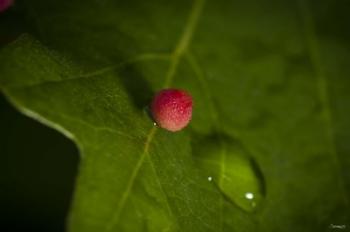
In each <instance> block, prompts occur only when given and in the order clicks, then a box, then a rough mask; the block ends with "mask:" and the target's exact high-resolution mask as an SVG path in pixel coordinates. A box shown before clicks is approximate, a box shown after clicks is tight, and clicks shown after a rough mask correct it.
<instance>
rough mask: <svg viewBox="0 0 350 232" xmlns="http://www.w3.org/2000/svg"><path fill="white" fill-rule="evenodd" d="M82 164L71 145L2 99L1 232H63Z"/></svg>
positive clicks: (0, 112) (0, 138)
mask: <svg viewBox="0 0 350 232" xmlns="http://www.w3.org/2000/svg"><path fill="white" fill-rule="evenodd" d="M78 158H79V157H78V151H77V148H76V147H75V145H74V144H73V143H72V142H71V141H70V140H68V139H67V138H65V137H64V136H62V135H61V134H59V133H58V132H56V131H54V130H53V129H50V128H48V127H46V126H44V125H42V124H40V123H38V122H36V121H34V120H32V119H30V118H28V117H26V116H23V115H22V114H20V113H18V112H17V111H16V110H15V109H14V108H13V107H12V106H11V105H10V104H9V102H8V101H7V100H6V99H5V98H4V96H3V95H0V231H1V232H7V231H37V232H41V231H63V230H64V227H65V219H66V215H67V213H68V209H69V206H70V201H71V196H72V194H73V188H74V181H75V176H76V173H77V166H78Z"/></svg>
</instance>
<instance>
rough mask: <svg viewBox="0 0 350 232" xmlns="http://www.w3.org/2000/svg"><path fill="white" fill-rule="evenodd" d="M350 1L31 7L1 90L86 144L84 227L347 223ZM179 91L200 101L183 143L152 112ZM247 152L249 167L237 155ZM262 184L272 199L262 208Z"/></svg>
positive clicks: (75, 207)
mask: <svg viewBox="0 0 350 232" xmlns="http://www.w3.org/2000/svg"><path fill="white" fill-rule="evenodd" d="M343 5H344V3H343V2H342V1H332V2H330V1H322V2H321V3H320V4H316V3H315V4H314V3H313V2H304V1H295V2H294V1H292V2H291V1H272V0H271V1H267V0H266V1H253V0H250V1H244V2H237V1H209V0H208V1H203V0H195V1H173V2H166V3H165V2H161V1H146V2H145V1H137V0H134V1H124V2H121V1H81V0H74V1H69V2H61V1H60V2H59V1H51V2H47V1H42V0H36V1H32V2H30V3H29V2H24V1H23V2H20V1H19V2H18V5H17V6H16V7H15V8H14V9H13V11H14V13H13V14H14V15H16V14H20V15H22V17H23V21H25V22H26V23H25V24H24V23H23V22H22V23H21V22H18V21H20V20H17V21H15V20H7V22H9V23H8V24H7V25H5V27H4V28H5V30H4V31H7V32H9V33H10V32H11V31H12V30H13V26H14V25H22V26H21V27H19V28H22V27H23V28H26V30H22V31H25V32H27V34H26V35H22V36H21V37H20V38H19V39H18V40H16V41H15V42H14V43H12V44H10V45H8V46H7V47H6V48H5V49H3V50H2V51H1V53H0V70H1V71H0V75H1V76H0V86H1V89H2V91H3V92H4V93H5V94H6V96H7V97H8V98H9V100H10V101H11V102H12V103H13V104H14V105H15V106H16V107H17V108H18V109H19V110H20V111H22V112H23V113H25V114H27V115H29V116H31V117H33V118H35V119H37V120H39V121H41V122H43V123H45V124H47V125H48V126H51V127H54V128H56V129H58V130H59V131H61V132H62V133H64V134H65V135H66V136H68V137H69V138H71V139H72V140H74V141H75V143H76V144H77V146H78V147H79V150H80V153H81V163H80V174H79V177H78V179H77V187H76V192H75V196H74V201H73V204H72V210H71V213H70V217H69V228H70V230H71V231H84V232H85V231H87V232H88V231H180V230H181V231H235V230H238V231H257V230H258V231H326V230H327V229H328V227H329V225H330V224H336V223H339V224H345V223H346V222H347V221H348V218H347V217H348V216H347V215H348V213H349V202H348V201H349V197H348V196H349V177H348V174H347V172H346V167H347V166H348V164H349V158H348V157H347V154H348V151H349V149H348V145H347V143H346V141H347V138H349V134H348V133H347V132H345V131H344V128H348V127H349V122H348V120H347V116H348V115H349V112H348V110H345V108H346V106H347V105H348V104H349V94H348V93H347V91H346V90H347V87H345V86H349V81H348V79H347V78H346V77H347V74H348V73H349V72H350V70H349V67H350V66H349V65H347V61H348V60H349V59H348V58H349V57H350V52H349V45H348V43H347V41H348V40H346V39H344V38H349V35H348V34H346V32H342V33H340V31H341V30H342V29H343V28H342V26H341V25H343V24H341V23H338V24H337V25H340V26H339V28H338V29H337V30H336V32H337V33H338V32H339V34H337V33H336V32H334V31H331V29H332V27H331V26H327V23H325V21H324V20H325V19H326V18H330V20H333V21H334V23H336V22H337V20H338V19H337V18H335V17H334V16H333V15H332V13H334V12H337V11H339V9H341V8H342V6H343ZM311 9H312V10H311ZM7 13H8V12H7ZM10 13H11V12H9V14H10ZM344 17H345V16H344ZM9 18H11V17H9ZM321 25H324V26H323V27H320V26H321ZM330 25H331V24H330ZM9 28H12V29H9ZM333 30H334V29H333ZM28 34H29V35H28ZM335 60H336V61H335ZM166 87H175V88H183V89H186V90H187V91H189V92H190V93H191V94H192V95H193V97H194V102H195V109H194V116H193V120H192V122H191V125H190V127H189V128H186V129H185V130H183V131H182V132H179V133H170V132H166V131H164V130H161V129H158V128H156V127H154V126H153V122H152V120H151V118H150V117H149V112H148V104H149V102H150V101H151V99H152V96H153V94H154V93H155V92H156V91H158V90H160V89H162V88H166ZM207 141H211V142H212V143H215V146H214V149H213V150H214V151H213V152H212V153H211V159H210V161H209V164H211V165H209V166H208V165H201V161H203V160H205V157H204V156H205V150H210V149H212V148H210V149H206V148H207V144H208V142H207ZM233 141H235V142H233ZM236 142H237V143H238V144H240V145H239V146H240V147H242V150H241V151H242V152H241V153H242V154H240V156H241V155H242V157H243V158H242V161H241V158H237V156H236V155H235V154H236V153H235V152H225V149H226V150H227V146H228V147H230V144H232V143H236ZM226 143H227V144H226ZM225 144H226V145H225ZM225 147H226V148H225ZM228 150H230V149H228ZM213 154H214V155H213ZM215 154H217V155H215ZM244 159H246V160H244ZM249 160H253V161H254V162H253V163H254V165H252V164H251V162H250V161H249ZM248 161H249V162H248ZM213 164H215V165H213ZM227 167H228V168H229V169H226V168H227ZM236 170H237V171H236ZM211 175H212V176H211ZM208 177H211V178H213V179H212V181H208V180H209V179H208ZM235 188H236V189H235ZM250 189H251V191H252V192H253V191H254V192H259V194H261V196H259V197H261V198H262V199H259V204H258V205H256V208H255V207H254V210H252V211H251V210H250V209H249V210H247V209H248V208H247V206H246V203H244V201H245V200H246V199H244V196H245V194H246V193H247V191H248V190H249V191H250ZM306 209H307V210H306ZM271 215H273V217H272V216H271ZM306 219H307V220H306Z"/></svg>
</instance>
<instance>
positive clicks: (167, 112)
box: [151, 89, 192, 132]
mask: <svg viewBox="0 0 350 232" xmlns="http://www.w3.org/2000/svg"><path fill="white" fill-rule="evenodd" d="M151 111H152V116H153V118H154V120H155V121H156V123H157V124H158V125H159V126H160V127H162V128H164V129H166V130H169V131H173V132H174V131H179V130H181V129H182V128H184V127H185V126H187V124H188V123H189V122H190V120H191V118H192V97H191V95H189V94H188V93H187V92H185V91H183V90H179V89H164V90H161V91H160V92H158V93H157V94H156V96H155V97H154V98H153V101H152V105H151Z"/></svg>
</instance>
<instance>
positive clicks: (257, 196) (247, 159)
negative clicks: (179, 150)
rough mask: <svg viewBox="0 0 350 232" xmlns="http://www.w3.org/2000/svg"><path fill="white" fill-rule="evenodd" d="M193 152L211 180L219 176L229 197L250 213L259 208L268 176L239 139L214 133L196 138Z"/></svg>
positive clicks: (224, 191)
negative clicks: (262, 171) (265, 176)
mask: <svg viewBox="0 0 350 232" xmlns="http://www.w3.org/2000/svg"><path fill="white" fill-rule="evenodd" d="M193 151H194V155H195V157H194V158H195V159H196V161H197V163H198V165H199V167H200V168H201V169H202V170H203V171H204V172H205V174H207V176H208V181H212V180H213V179H214V178H215V180H216V181H215V183H216V184H217V186H218V188H219V189H220V191H221V193H222V194H223V195H224V196H225V199H226V200H229V201H230V202H232V203H233V204H234V205H236V206H238V207H240V208H242V209H243V210H245V211H247V212H253V211H254V210H255V209H256V207H257V206H258V205H259V204H260V202H261V201H262V199H263V197H264V195H265V183H264V178H263V175H262V173H261V171H260V168H259V166H258V165H257V163H256V162H255V160H254V159H253V158H252V156H251V155H250V154H249V153H248V152H247V151H246V149H244V147H243V146H242V145H241V144H240V143H239V142H238V141H236V140H234V139H232V138H230V137H228V136H225V135H222V134H214V135H211V136H208V137H205V138H202V139H199V140H197V141H194V143H193ZM209 178H210V179H209Z"/></svg>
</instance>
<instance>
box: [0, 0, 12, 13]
mask: <svg viewBox="0 0 350 232" xmlns="http://www.w3.org/2000/svg"><path fill="white" fill-rule="evenodd" d="M13 1H14V0H0V12H2V11H5V10H6V9H7V8H9V7H10V6H11V5H12V3H13Z"/></svg>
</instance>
